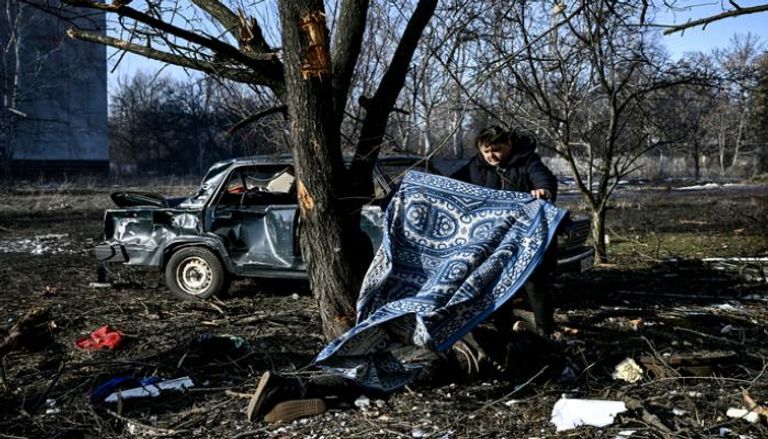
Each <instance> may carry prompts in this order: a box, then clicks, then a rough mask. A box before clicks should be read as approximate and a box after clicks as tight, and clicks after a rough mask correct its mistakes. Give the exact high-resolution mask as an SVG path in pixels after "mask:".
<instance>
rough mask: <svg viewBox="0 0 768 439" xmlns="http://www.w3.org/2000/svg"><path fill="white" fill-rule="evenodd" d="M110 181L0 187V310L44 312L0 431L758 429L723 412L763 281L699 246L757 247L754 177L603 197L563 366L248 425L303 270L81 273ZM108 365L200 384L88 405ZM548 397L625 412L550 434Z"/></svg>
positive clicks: (753, 332) (732, 403) (353, 433)
mask: <svg viewBox="0 0 768 439" xmlns="http://www.w3.org/2000/svg"><path fill="white" fill-rule="evenodd" d="M107 194H108V191H107V190H101V189H77V188H71V187H70V188H64V189H62V188H59V189H55V190H54V189H39V188H30V189H28V190H15V191H7V190H6V191H4V192H0V291H1V293H0V318H2V324H0V327H2V328H4V329H5V331H7V330H9V329H10V328H11V326H12V325H13V324H14V323H15V322H17V321H18V320H19V319H20V318H21V316H22V315H23V314H24V313H25V312H26V311H27V310H29V309H30V308H33V307H40V306H42V307H44V308H45V309H47V310H48V314H47V319H46V325H47V327H46V328H45V330H44V331H42V332H41V334H42V335H41V336H38V337H36V338H34V339H33V340H27V341H26V342H25V347H24V348H22V349H18V350H14V351H12V352H11V353H9V354H8V355H7V356H5V358H4V359H3V363H2V375H1V376H0V379H1V380H2V381H1V382H0V385H1V386H2V391H0V437H57V438H64V437H73V438H79V437H129V436H145V437H154V436H172V437H345V438H353V437H402V436H405V437H432V438H438V437H441V438H458V437H509V438H522V437H590V438H591V437H605V438H613V437H615V436H616V435H617V434H619V432H621V431H626V430H633V431H634V433H633V434H632V435H631V436H630V437H633V438H645V437H684V438H689V437H690V438H703V437H725V436H729V437H752V438H761V437H768V428H767V427H766V424H765V422H766V419H763V420H762V423H756V424H752V423H749V422H747V421H745V420H742V419H731V418H728V417H726V415H725V413H726V411H727V410H728V408H731V407H736V408H740V407H746V403H745V401H744V399H743V395H742V392H743V391H746V392H747V393H748V394H749V395H750V396H751V397H752V398H754V399H755V400H756V401H757V402H758V403H759V404H762V405H768V404H767V402H768V378H767V376H766V368H767V367H768V341H767V340H768V337H766V336H767V335H768V332H767V331H766V323H768V311H766V303H767V302H768V286H767V285H768V284H766V283H765V281H764V280H763V281H761V280H760V279H759V273H758V275H757V277H755V270H753V269H750V268H749V267H747V270H743V268H744V267H743V265H737V266H735V267H733V268H734V269H733V270H731V271H722V270H719V269H718V268H721V267H720V266H713V265H708V264H705V263H702V262H701V261H700V259H701V258H703V257H730V256H768V241H767V240H766V233H767V232H768V207H766V206H768V187H753V188H750V189H730V190H725V189H720V190H711V191H695V192H693V191H692V192H684V191H664V190H645V191H627V192H625V193H623V194H622V195H621V196H620V197H619V198H618V199H617V201H616V202H615V203H614V209H613V210H612V211H611V212H610V214H609V224H610V229H611V246H610V251H611V252H612V257H613V259H612V263H611V264H606V265H603V266H600V267H597V268H596V269H595V270H593V271H592V272H589V273H586V274H582V275H578V276H561V277H560V279H559V281H558V284H557V301H558V315H557V319H558V323H559V324H560V329H561V331H562V333H563V337H562V339H561V341H560V349H562V351H563V352H564V353H565V355H566V356H567V357H568V359H569V361H570V362H571V364H572V366H573V371H574V372H575V373H574V375H573V376H572V377H570V378H568V377H564V376H562V374H561V370H554V368H553V367H540V366H542V365H541V364H536V363H535V362H529V361H528V360H530V359H528V358H520V359H519V362H520V364H526V365H527V363H530V367H527V368H526V367H521V368H520V372H519V373H518V374H517V375H516V376H513V377H511V378H510V377H501V376H494V375H492V374H491V375H485V376H482V377H479V378H478V379H477V380H474V381H470V382H458V383H451V384H445V385H442V386H433V387H422V388H420V387H415V388H409V389H406V390H405V391H402V392H399V393H397V394H395V395H393V396H392V397H391V398H390V399H388V400H387V401H382V402H376V401H374V402H373V403H372V405H371V408H369V409H367V410H360V409H349V410H341V411H332V412H329V413H326V414H324V415H321V416H317V417H314V418H307V419H303V420H298V421H295V422H293V423H290V424H288V425H277V426H273V425H267V424H264V423H261V422H255V423H249V422H247V421H246V420H245V415H244V412H245V407H246V404H247V401H248V400H247V396H248V394H249V393H250V392H252V391H253V389H254V387H255V384H256V381H257V379H258V377H259V376H260V375H261V373H263V372H264V371H266V370H278V371H281V372H283V373H288V374H297V375H299V376H304V375H307V374H309V373H310V372H309V371H308V369H307V367H306V366H307V364H309V362H310V361H311V358H312V356H313V355H314V354H316V353H317V352H318V351H319V350H320V349H321V347H322V346H323V345H324V341H323V339H322V337H321V331H320V328H319V320H318V318H317V314H316V312H315V305H314V304H313V301H312V299H311V296H310V294H309V289H308V287H307V286H306V285H305V284H302V283H301V282H280V281H272V282H266V281H260V282H241V283H238V284H236V285H235V287H234V289H233V292H232V296H231V297H229V298H226V299H222V300H221V301H214V302H210V303H202V302H179V301H177V300H175V299H173V298H172V297H171V294H170V293H169V292H168V291H167V290H166V289H165V287H164V285H163V284H162V279H161V276H160V275H159V273H157V272H150V271H143V270H137V269H129V268H117V269H116V270H115V271H114V272H113V273H112V276H113V286H112V287H111V288H106V289H102V288H91V287H89V284H90V283H91V282H93V281H95V280H96V274H95V273H96V264H95V263H94V259H93V257H92V256H90V254H89V251H88V250H89V248H90V247H91V246H92V245H93V244H94V243H95V242H97V241H98V240H99V239H100V233H101V216H102V210H103V209H104V208H105V207H107V206H109V200H108V198H107ZM565 202H566V203H568V197H565ZM570 204H571V207H572V208H574V209H578V205H577V203H576V201H575V199H572V200H571V202H570ZM740 269H742V272H741V273H740V272H739V270H740ZM747 275H749V276H747ZM745 276H746V277H745ZM747 278H749V279H751V280H747ZM105 324H109V325H111V326H112V327H114V328H118V329H120V330H121V331H123V332H124V333H125V334H126V336H127V339H126V340H127V341H126V343H125V344H124V345H123V346H121V347H120V348H118V349H116V350H114V351H98V352H85V351H82V350H79V349H77V348H75V347H74V342H75V340H76V339H78V338H80V337H83V336H85V335H87V334H88V333H90V332H91V331H92V330H94V329H96V328H98V327H100V326H102V325H105ZM206 333H207V334H218V335H221V334H230V335H234V336H238V337H242V338H243V339H244V340H246V341H247V342H248V343H249V344H250V347H251V350H250V351H242V350H238V351H222V350H216V349H213V350H210V349H208V348H206V349H208V350H205V349H204V348H201V345H200V344H199V343H196V341H197V340H198V339H199V337H200V336H201V334H206ZM2 336H4V334H3V331H2V330H0V337H2ZM0 339H2V338H0ZM625 358H632V359H634V360H636V361H637V362H638V363H640V364H641V366H642V367H643V369H644V371H645V372H644V374H643V378H642V379H641V380H640V381H639V382H636V383H634V384H629V383H626V382H624V381H619V380H615V379H613V378H612V377H611V374H612V372H613V370H614V368H615V366H616V365H617V364H618V363H619V362H621V361H622V360H624V359H625ZM648 366H650V367H648ZM117 376H134V377H145V376H160V377H164V378H174V377H180V376H190V377H191V378H192V380H193V381H194V382H195V383H196V387H195V388H193V389H190V390H189V391H187V392H186V393H184V394H173V393H169V394H167V395H164V396H161V397H160V398H155V399H149V400H143V401H141V402H139V403H131V404H129V403H128V402H126V403H125V404H124V405H122V406H120V407H117V406H112V405H106V404H102V403H98V402H97V403H93V402H91V400H90V396H89V394H90V391H91V390H92V389H93V388H94V387H96V386H97V385H98V384H100V383H102V382H104V381H105V380H107V379H109V378H112V377H117ZM563 394H567V395H568V396H570V397H579V398H589V399H613V400H622V401H624V402H626V403H627V405H628V408H629V410H628V411H627V412H626V413H624V414H622V415H619V416H618V418H617V419H616V421H615V422H614V423H613V424H612V425H610V426H608V427H603V428H595V427H581V428H579V429H576V430H570V431H565V432H561V433H557V432H556V431H555V428H554V426H553V425H552V424H551V423H550V421H549V419H550V413H551V410H552V406H553V405H554V403H555V402H556V401H557V400H558V399H559V398H560V397H561V395H563Z"/></svg>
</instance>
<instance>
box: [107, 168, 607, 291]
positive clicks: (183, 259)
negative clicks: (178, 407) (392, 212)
mask: <svg viewBox="0 0 768 439" xmlns="http://www.w3.org/2000/svg"><path fill="white" fill-rule="evenodd" d="M386 162H389V164H390V165H394V166H395V167H397V166H401V165H402V163H410V166H411V167H414V163H417V162H415V160H414V159H413V158H407V159H402V160H400V159H398V158H389V159H382V160H381V161H380V163H379V165H378V166H377V167H376V169H375V170H374V180H375V182H376V186H377V188H376V190H377V195H380V196H382V198H383V197H384V196H386V195H387V193H388V192H390V191H391V190H392V189H393V187H394V182H393V181H392V179H391V177H390V176H388V175H387V174H386V173H385V172H382V171H381V168H382V166H383V164H386ZM416 169H421V170H427V171H434V170H433V169H431V168H429V167H426V168H425V167H424V166H421V167H419V166H418V165H417V166H416ZM294 175H295V172H294V168H293V165H292V162H291V160H290V157H288V156H283V157H277V158H275V157H253V158H243V159H232V160H227V161H223V162H219V163H216V164H214V165H213V166H212V167H211V168H210V169H209V171H208V172H207V174H206V175H205V177H204V178H203V180H202V183H201V184H200V187H199V188H198V190H197V191H196V192H195V193H194V194H192V195H191V196H189V197H180V198H164V197H160V196H157V195H153V194H147V193H137V192H117V193H113V194H112V196H111V197H112V200H113V201H114V202H115V204H116V205H117V206H118V207H119V208H117V209H110V210H107V211H106V213H105V216H104V228H105V238H106V241H105V242H103V243H101V244H99V245H98V246H97V247H96V248H95V254H96V256H97V258H98V259H99V260H100V261H102V262H103V263H124V264H128V265H138V266H145V267H155V268H159V269H162V270H164V272H165V279H166V283H167V284H168V286H169V288H170V289H171V291H173V292H174V293H175V294H176V295H177V296H179V297H181V298H208V297H210V296H212V295H214V294H217V293H221V292H223V291H224V290H226V288H227V287H228V286H229V282H230V280H231V279H232V278H242V277H273V278H274V277H276V278H306V265H307V264H306V260H305V258H304V257H303V256H302V254H301V250H300V246H299V226H300V225H299V209H298V206H297V203H296V185H295V178H294ZM382 224H383V212H382V209H381V207H380V206H379V205H377V203H375V202H374V203H371V204H369V205H366V206H364V207H363V210H362V215H361V224H360V225H361V228H362V230H363V231H364V232H365V234H366V235H367V236H368V238H369V239H370V245H371V248H372V249H375V248H377V247H378V245H379V243H380V241H381V226H382ZM588 227H589V224H588V223H587V224H586V229H584V224H582V223H578V222H576V223H571V224H569V225H567V226H566V227H565V228H564V229H563V231H562V233H561V234H560V238H559V239H560V250H559V252H560V254H561V255H563V257H562V258H561V262H565V263H564V264H561V265H562V268H564V269H569V270H571V269H576V270H581V269H582V268H587V266H591V261H592V253H591V249H590V248H586V247H585V246H584V244H585V241H586V237H587V234H588V230H589V229H588ZM570 265H573V267H570Z"/></svg>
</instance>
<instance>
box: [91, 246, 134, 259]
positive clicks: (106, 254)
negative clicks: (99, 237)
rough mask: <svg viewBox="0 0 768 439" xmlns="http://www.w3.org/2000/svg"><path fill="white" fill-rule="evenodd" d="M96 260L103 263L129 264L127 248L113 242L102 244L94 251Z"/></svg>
mask: <svg viewBox="0 0 768 439" xmlns="http://www.w3.org/2000/svg"><path fill="white" fill-rule="evenodd" d="M93 254H94V255H96V259H98V260H99V261H101V262H128V260H129V258H128V252H127V251H125V246H123V245H121V244H117V243H113V242H102V243H101V244H99V245H97V246H96V247H94V249H93Z"/></svg>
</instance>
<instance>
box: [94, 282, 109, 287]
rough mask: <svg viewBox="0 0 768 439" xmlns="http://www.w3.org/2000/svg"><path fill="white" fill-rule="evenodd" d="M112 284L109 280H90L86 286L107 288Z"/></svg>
mask: <svg viewBox="0 0 768 439" xmlns="http://www.w3.org/2000/svg"><path fill="white" fill-rule="evenodd" d="M111 286H112V284H110V283H109V282H91V283H89V284H88V288H109V287H111Z"/></svg>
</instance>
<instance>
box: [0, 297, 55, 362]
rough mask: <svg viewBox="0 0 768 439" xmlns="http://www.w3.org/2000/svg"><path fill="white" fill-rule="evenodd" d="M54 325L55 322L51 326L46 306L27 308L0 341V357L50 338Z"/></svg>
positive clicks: (37, 344) (35, 345)
mask: <svg viewBox="0 0 768 439" xmlns="http://www.w3.org/2000/svg"><path fill="white" fill-rule="evenodd" d="M55 327H56V325H55V323H54V324H53V326H51V322H49V318H48V309H47V308H43V307H34V308H31V309H29V310H28V311H27V312H26V313H24V315H23V316H22V317H21V318H20V319H19V321H18V322H16V324H14V325H13V326H12V327H11V329H10V330H9V331H8V333H7V334H6V336H5V338H4V339H3V341H2V342H0V359H2V358H3V357H5V355H6V354H7V353H9V352H11V351H13V350H16V349H20V348H22V347H28V348H36V347H39V345H40V344H41V342H43V341H45V340H48V339H50V330H51V329H54V328H55Z"/></svg>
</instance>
